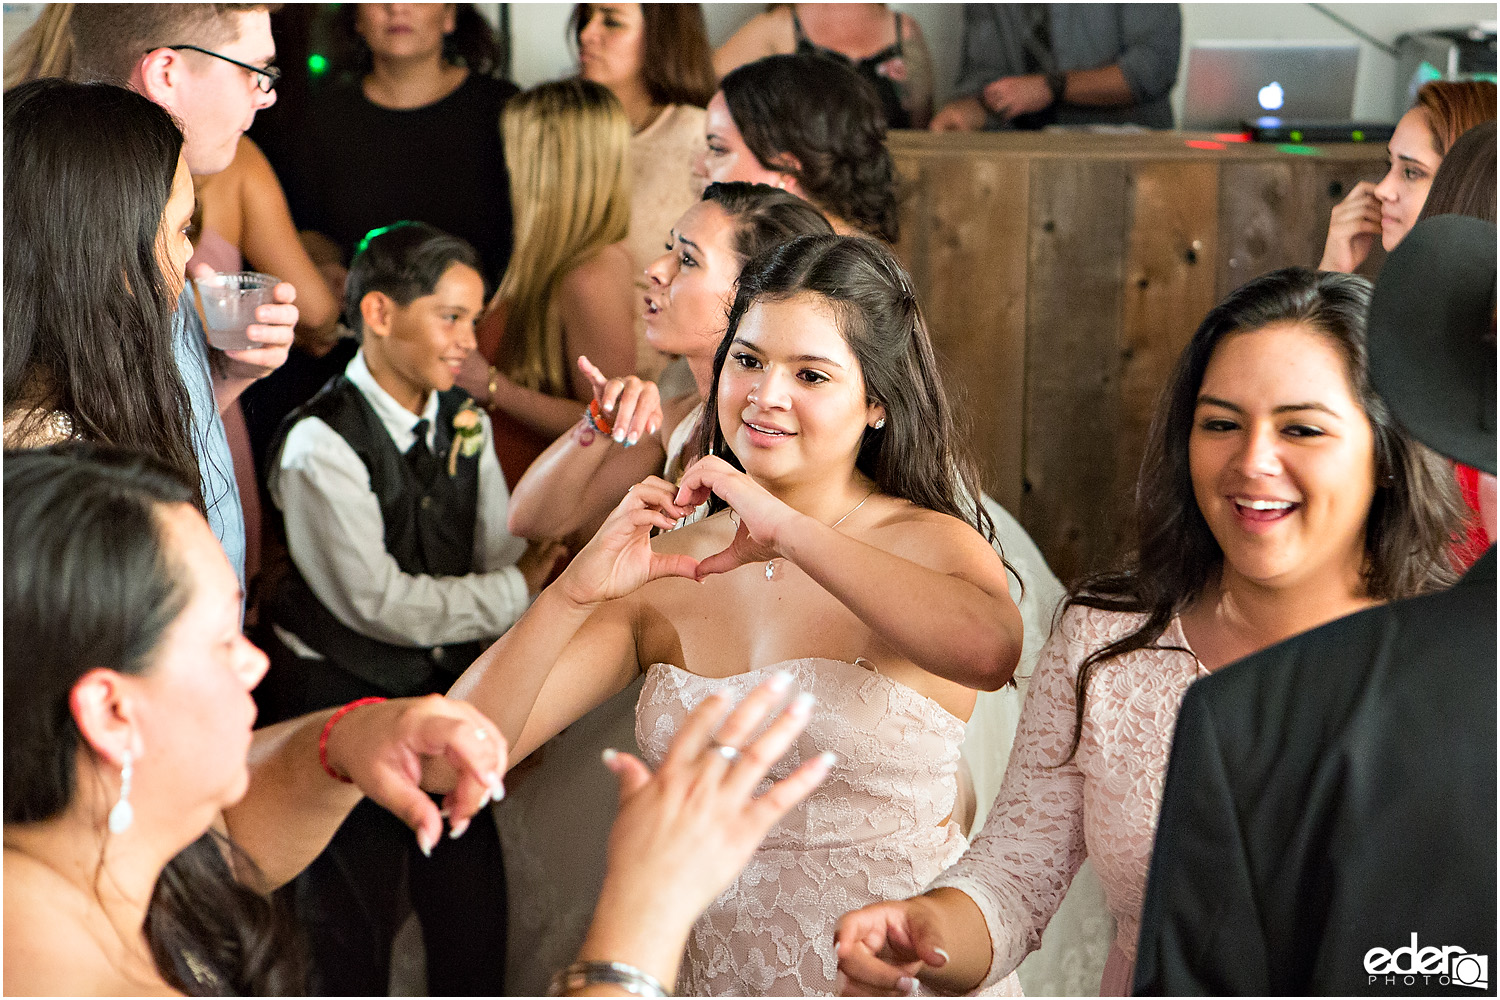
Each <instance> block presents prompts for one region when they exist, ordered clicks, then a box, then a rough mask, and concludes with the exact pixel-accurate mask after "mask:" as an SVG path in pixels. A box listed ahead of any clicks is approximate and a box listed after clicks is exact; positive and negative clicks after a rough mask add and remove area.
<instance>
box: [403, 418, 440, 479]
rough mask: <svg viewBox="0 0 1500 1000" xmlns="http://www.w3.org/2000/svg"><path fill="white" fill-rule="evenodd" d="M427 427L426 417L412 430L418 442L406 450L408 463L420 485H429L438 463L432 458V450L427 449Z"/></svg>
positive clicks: (414, 442)
mask: <svg viewBox="0 0 1500 1000" xmlns="http://www.w3.org/2000/svg"><path fill="white" fill-rule="evenodd" d="M427 427H428V422H427V419H426V418H425V417H424V418H423V419H421V420H418V421H417V425H416V426H415V427H413V428H412V429H411V432H412V434H413V435H415V436H416V440H415V441H413V442H412V445H411V447H410V448H408V449H407V450H406V461H407V462H408V463H410V464H411V471H412V472H413V473H414V474H415V475H416V477H417V481H418V482H419V483H427V482H429V481H430V480H431V479H432V470H433V465H434V463H435V462H436V461H437V460H436V459H434V458H433V457H432V449H431V448H429V447H427Z"/></svg>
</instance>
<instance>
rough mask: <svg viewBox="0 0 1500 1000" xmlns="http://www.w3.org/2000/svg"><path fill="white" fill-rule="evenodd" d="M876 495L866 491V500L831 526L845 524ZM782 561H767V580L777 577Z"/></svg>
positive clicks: (779, 559)
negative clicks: (851, 515) (779, 563)
mask: <svg viewBox="0 0 1500 1000" xmlns="http://www.w3.org/2000/svg"><path fill="white" fill-rule="evenodd" d="M874 495H875V491H874V490H871V491H870V492H868V493H866V494H865V498H864V500H861V501H860V502H859V503H857V504H855V505H854V506H853V507H850V508H849V510H848V512H847V513H846V514H844V516H843V517H841V518H839V519H838V520H837V521H834V522H833V523H832V524H830V525H829V527H830V528H837V527H838V526H839V525H841V524H843V523H844V522H845V521H847V520H848V519H849V515H850V514H853V513H854V512H855V511H857V510H859V509H860V508H861V507H863V506H864V505H865V500H868V499H870V498H871V497H872V496H874ZM780 561H781V557H780V556H778V557H777V558H775V559H771V560H769V561H768V562H767V563H766V579H767V580H774V579H776V564H777V563H778V562H780Z"/></svg>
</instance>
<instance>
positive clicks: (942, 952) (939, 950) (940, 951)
mask: <svg viewBox="0 0 1500 1000" xmlns="http://www.w3.org/2000/svg"><path fill="white" fill-rule="evenodd" d="M932 950H933V951H935V952H937V953H938V954H939V955H941V956H943V961H944V962H950V961H952V958H951V957H950V956H949V955H948V952H947V951H945V950H944V949H942V948H939V947H937V946H936V945H934V946H933V948H932Z"/></svg>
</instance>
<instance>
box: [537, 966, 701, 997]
mask: <svg viewBox="0 0 1500 1000" xmlns="http://www.w3.org/2000/svg"><path fill="white" fill-rule="evenodd" d="M590 986H618V987H620V989H622V990H624V991H625V992H627V993H634V994H635V995H636V996H638V997H669V996H671V995H672V994H670V993H668V992H667V991H666V990H665V989H664V988H663V987H662V985H661V983H660V982H658V981H657V979H656V977H655V976H651V975H648V974H647V973H644V972H642V971H641V970H640V969H637V968H636V967H635V966H633V965H626V964H625V963H624V962H574V963H573V964H572V965H570V966H568V967H567V968H566V969H564V970H562V971H561V972H559V973H558V974H557V975H555V976H553V977H552V985H551V987H549V988H548V990H547V995H548V996H553V997H561V996H567V995H568V994H570V993H573V992H575V991H577V990H582V989H586V988H588V987H590Z"/></svg>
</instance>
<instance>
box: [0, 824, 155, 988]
mask: <svg viewBox="0 0 1500 1000" xmlns="http://www.w3.org/2000/svg"><path fill="white" fill-rule="evenodd" d="M54 879H55V876H51V877H50V878H49V876H48V874H47V873H43V872H38V871H36V870H35V869H34V864H33V863H29V862H22V863H14V862H13V860H12V856H11V852H9V851H7V852H6V857H5V977H4V980H5V993H6V994H7V995H8V996H139V995H142V994H143V993H145V992H152V991H154V992H157V993H159V994H170V990H168V989H167V987H166V983H164V982H159V983H154V984H147V983H141V982H137V981H134V980H131V979H129V978H127V977H125V976H123V975H121V974H120V972H119V971H118V970H117V969H116V968H115V967H114V966H113V965H112V964H111V963H110V961H109V958H108V956H107V955H105V953H104V951H103V949H102V948H101V947H100V944H99V942H98V940H96V939H95V937H94V936H93V935H92V934H90V933H89V932H88V930H87V928H86V926H85V923H84V922H85V920H86V919H87V915H86V912H85V907H84V905H83V903H82V900H81V899H80V898H79V897H77V896H75V895H73V894H71V893H64V892H59V891H58V887H57V885H56V883H55V881H53V880H54ZM75 900H76V901H77V905H71V904H72V903H73V902H74V901H75ZM99 919H100V921H102V920H103V916H102V915H99Z"/></svg>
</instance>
